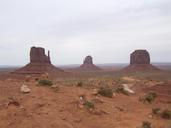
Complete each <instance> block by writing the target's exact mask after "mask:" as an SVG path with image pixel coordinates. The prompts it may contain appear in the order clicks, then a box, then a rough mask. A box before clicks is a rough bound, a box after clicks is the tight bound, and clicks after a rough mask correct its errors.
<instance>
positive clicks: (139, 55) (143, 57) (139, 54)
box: [130, 50, 150, 64]
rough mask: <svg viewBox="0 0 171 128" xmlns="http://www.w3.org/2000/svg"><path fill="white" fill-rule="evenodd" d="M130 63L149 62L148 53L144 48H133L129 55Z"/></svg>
mask: <svg viewBox="0 0 171 128" xmlns="http://www.w3.org/2000/svg"><path fill="white" fill-rule="evenodd" d="M130 64H150V55H149V53H148V51H146V50H135V51H134V52H133V53H131V55H130Z"/></svg>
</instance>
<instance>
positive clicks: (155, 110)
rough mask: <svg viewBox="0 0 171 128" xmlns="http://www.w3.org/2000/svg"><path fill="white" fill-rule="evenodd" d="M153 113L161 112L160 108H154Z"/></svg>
mask: <svg viewBox="0 0 171 128" xmlns="http://www.w3.org/2000/svg"><path fill="white" fill-rule="evenodd" d="M152 113H153V114H155V115H158V114H160V108H153V109H152Z"/></svg>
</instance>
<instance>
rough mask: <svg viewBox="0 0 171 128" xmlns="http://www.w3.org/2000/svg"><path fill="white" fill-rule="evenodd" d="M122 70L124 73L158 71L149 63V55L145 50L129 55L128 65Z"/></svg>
mask: <svg viewBox="0 0 171 128" xmlns="http://www.w3.org/2000/svg"><path fill="white" fill-rule="evenodd" d="M123 70H126V71H149V70H159V69H158V68H156V67H155V66H153V65H152V64H151V63H150V54H149V52H148V51H147V50H141V49H140V50H135V51H134V52H133V53H131V55H130V64H129V66H127V67H126V68H124V69H123Z"/></svg>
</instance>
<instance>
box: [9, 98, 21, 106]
mask: <svg viewBox="0 0 171 128" xmlns="http://www.w3.org/2000/svg"><path fill="white" fill-rule="evenodd" d="M10 105H15V106H17V107H19V106H20V103H19V102H18V101H17V100H16V99H14V98H9V102H8V103H7V107H8V106H10Z"/></svg>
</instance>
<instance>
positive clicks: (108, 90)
mask: <svg viewBox="0 0 171 128" xmlns="http://www.w3.org/2000/svg"><path fill="white" fill-rule="evenodd" d="M98 94H100V95H102V96H106V97H112V96H113V90H112V89H111V88H109V87H102V88H100V90H99V91H98Z"/></svg>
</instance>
